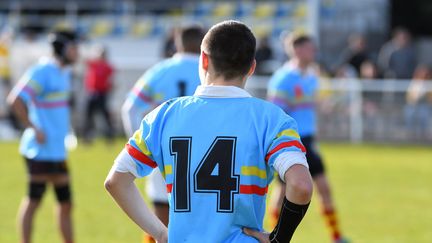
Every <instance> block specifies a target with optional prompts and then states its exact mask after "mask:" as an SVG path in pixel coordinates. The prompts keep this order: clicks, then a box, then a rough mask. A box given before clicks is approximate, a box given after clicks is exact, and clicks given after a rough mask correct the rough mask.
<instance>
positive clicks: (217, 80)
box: [203, 75, 245, 89]
mask: <svg viewBox="0 0 432 243" xmlns="http://www.w3.org/2000/svg"><path fill="white" fill-rule="evenodd" d="M203 85H206V86H236V87H239V88H241V89H244V86H245V81H244V80H242V79H231V80H227V79H225V78H223V77H221V76H218V77H210V75H208V76H206V78H205V80H204V82H203Z"/></svg>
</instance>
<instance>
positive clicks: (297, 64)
mask: <svg viewBox="0 0 432 243" xmlns="http://www.w3.org/2000/svg"><path fill="white" fill-rule="evenodd" d="M290 62H291V65H293V66H294V67H296V68H298V69H300V70H301V71H302V72H304V71H306V70H307V69H308V67H309V65H310V63H309V62H304V61H301V60H300V59H297V58H295V59H292V60H291V61H290Z"/></svg>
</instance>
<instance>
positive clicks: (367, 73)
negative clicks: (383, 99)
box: [359, 60, 379, 80]
mask: <svg viewBox="0 0 432 243" xmlns="http://www.w3.org/2000/svg"><path fill="white" fill-rule="evenodd" d="M359 78H361V79H369V80H371V79H378V78H379V73H378V67H377V66H376V65H375V63H374V62H372V61H371V60H365V61H364V62H362V63H361V65H360V72H359Z"/></svg>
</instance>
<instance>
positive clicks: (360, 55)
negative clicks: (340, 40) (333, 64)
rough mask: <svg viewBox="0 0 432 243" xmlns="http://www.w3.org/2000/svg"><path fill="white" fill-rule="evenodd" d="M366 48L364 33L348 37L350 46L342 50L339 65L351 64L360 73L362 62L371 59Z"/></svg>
mask: <svg viewBox="0 0 432 243" xmlns="http://www.w3.org/2000/svg"><path fill="white" fill-rule="evenodd" d="M366 48H367V42H366V39H365V38H364V36H363V35H359V34H353V35H351V36H350V37H349V38H348V48H347V49H346V50H345V51H343V52H342V55H341V58H340V61H339V63H338V66H341V65H344V64H349V65H350V66H352V67H353V68H354V69H355V71H356V72H357V74H359V73H360V68H361V64H362V63H363V62H365V61H366V60H368V59H369V53H368V52H367V50H366Z"/></svg>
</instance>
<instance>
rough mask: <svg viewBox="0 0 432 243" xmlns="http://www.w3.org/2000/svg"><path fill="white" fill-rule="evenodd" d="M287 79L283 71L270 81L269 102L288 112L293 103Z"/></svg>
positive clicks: (268, 89)
mask: <svg viewBox="0 0 432 243" xmlns="http://www.w3.org/2000/svg"><path fill="white" fill-rule="evenodd" d="M286 78H287V77H286V76H284V75H283V74H282V73H281V71H279V72H278V73H276V74H275V75H274V76H273V77H272V78H271V80H270V82H269V85H268V88H267V100H268V101H270V102H272V103H273V104H275V105H277V106H279V107H280V108H281V109H282V110H284V111H287V110H288V109H289V105H290V103H291V95H290V93H289V90H288V87H287V86H288V85H289V84H288V83H287V82H286V80H285V79H286Z"/></svg>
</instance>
